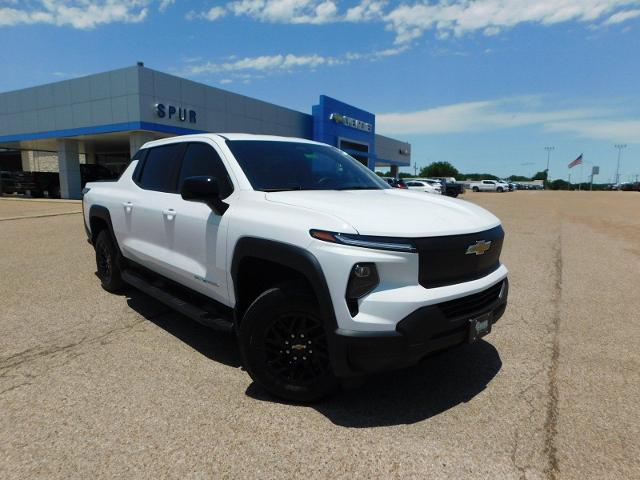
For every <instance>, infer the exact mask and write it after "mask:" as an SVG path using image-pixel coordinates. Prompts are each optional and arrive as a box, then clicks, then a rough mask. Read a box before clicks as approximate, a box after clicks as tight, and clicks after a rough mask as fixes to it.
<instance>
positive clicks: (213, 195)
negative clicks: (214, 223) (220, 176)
mask: <svg viewBox="0 0 640 480" xmlns="http://www.w3.org/2000/svg"><path fill="white" fill-rule="evenodd" d="M180 195H182V198H183V199H184V200H188V201H190V202H202V203H206V204H207V205H209V207H211V210H213V211H214V212H216V213H217V214H219V215H222V214H223V213H224V212H225V211H226V209H227V205H226V204H225V203H223V202H222V200H221V199H220V188H219V187H218V181H217V180H216V179H215V177H209V176H200V177H187V178H185V179H184V181H183V182H182V186H181V188H180Z"/></svg>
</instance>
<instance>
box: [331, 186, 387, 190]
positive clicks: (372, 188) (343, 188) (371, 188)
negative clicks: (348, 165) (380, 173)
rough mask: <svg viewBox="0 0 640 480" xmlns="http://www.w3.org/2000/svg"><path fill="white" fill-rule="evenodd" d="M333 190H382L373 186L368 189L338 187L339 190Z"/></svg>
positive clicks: (361, 187)
mask: <svg viewBox="0 0 640 480" xmlns="http://www.w3.org/2000/svg"><path fill="white" fill-rule="evenodd" d="M335 190H382V189H381V188H380V187H374V186H368V187H364V186H353V187H340V188H336V189H335Z"/></svg>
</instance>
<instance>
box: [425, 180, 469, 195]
mask: <svg viewBox="0 0 640 480" xmlns="http://www.w3.org/2000/svg"><path fill="white" fill-rule="evenodd" d="M420 180H422V179H420ZM431 180H439V181H440V182H442V187H443V190H442V191H443V193H444V195H447V196H448V197H454V198H455V197H457V196H458V195H462V194H463V193H464V185H463V184H462V183H459V182H458V181H456V179H455V178H454V177H433V178H432V179H431Z"/></svg>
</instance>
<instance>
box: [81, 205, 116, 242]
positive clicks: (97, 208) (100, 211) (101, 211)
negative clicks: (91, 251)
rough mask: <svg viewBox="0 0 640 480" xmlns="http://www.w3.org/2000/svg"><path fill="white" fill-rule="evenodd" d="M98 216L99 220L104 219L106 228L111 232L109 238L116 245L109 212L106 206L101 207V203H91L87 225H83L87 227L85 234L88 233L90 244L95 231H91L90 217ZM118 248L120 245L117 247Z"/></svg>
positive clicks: (93, 239) (93, 238) (93, 240)
mask: <svg viewBox="0 0 640 480" xmlns="http://www.w3.org/2000/svg"><path fill="white" fill-rule="evenodd" d="M92 218H99V219H100V220H104V222H105V223H106V224H107V228H108V229H109V234H111V238H112V239H113V241H114V242H115V244H116V246H117V247H118V241H117V240H116V236H115V233H114V231H113V224H112V223H111V214H110V213H109V209H108V208H107V207H103V206H102V205H91V207H90V208H89V225H85V228H86V229H87V234H88V235H89V241H90V242H91V244H93V243H94V242H95V240H96V239H95V237H96V235H95V232H92V231H91V219H92ZM118 249H120V247H118Z"/></svg>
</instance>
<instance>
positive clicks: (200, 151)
mask: <svg viewBox="0 0 640 480" xmlns="http://www.w3.org/2000/svg"><path fill="white" fill-rule="evenodd" d="M198 176H209V177H215V178H216V180H217V181H218V187H219V189H220V198H226V197H228V196H229V195H231V193H232V192H233V184H232V183H231V179H230V178H229V174H228V173H227V169H226V168H225V166H224V164H223V163H222V159H221V158H220V156H219V155H218V152H216V151H215V150H214V149H213V148H212V147H211V146H210V145H207V144H206V143H190V144H189V146H188V147H187V150H186V151H185V153H184V157H183V159H182V167H181V169H180V176H179V178H178V188H181V187H182V182H184V179H185V178H188V177H198Z"/></svg>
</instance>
